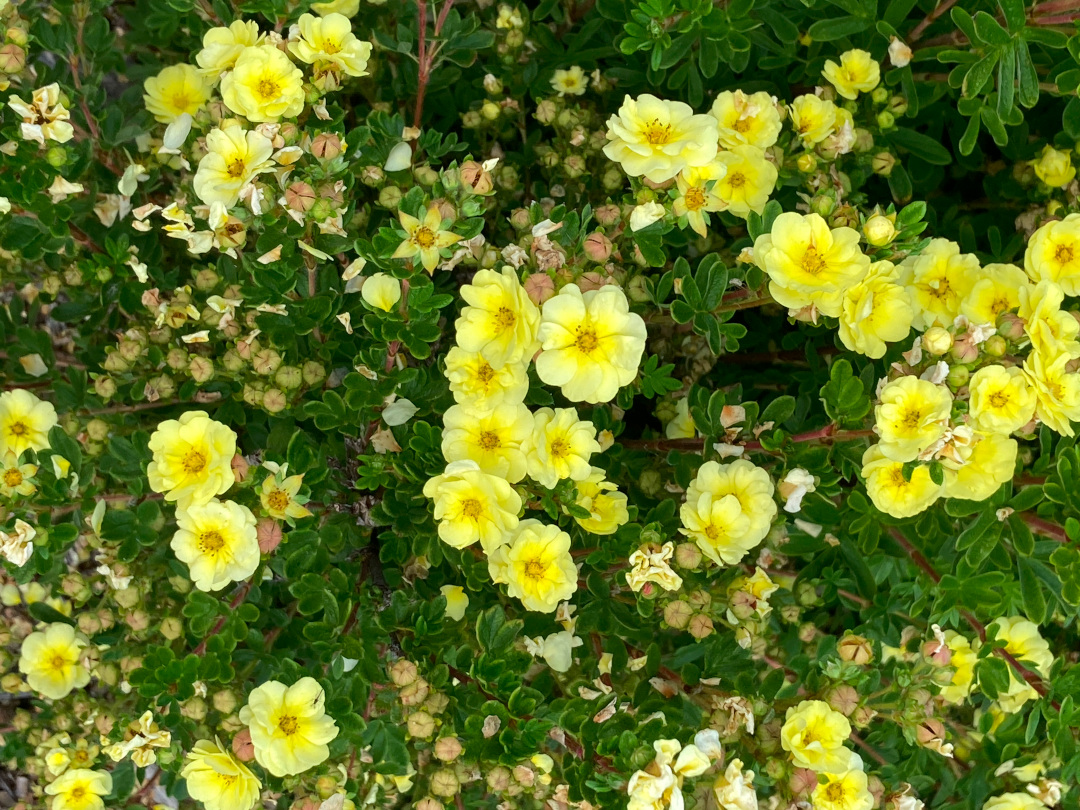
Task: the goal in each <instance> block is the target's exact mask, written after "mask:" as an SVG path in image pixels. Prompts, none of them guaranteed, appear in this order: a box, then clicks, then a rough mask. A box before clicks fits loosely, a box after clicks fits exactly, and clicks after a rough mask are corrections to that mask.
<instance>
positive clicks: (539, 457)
mask: <svg viewBox="0 0 1080 810" xmlns="http://www.w3.org/2000/svg"><path fill="white" fill-rule="evenodd" d="M599 452H600V443H599V442H597V441H596V426H595V425H593V423H592V422H588V421H585V420H582V419H578V413H577V411H576V410H575V409H574V408H556V409H552V408H540V409H539V410H537V411H536V412H535V413H534V414H533V432H532V436H531V437H530V439H529V441H528V443H527V444H526V446H525V457H526V458H527V459H528V465H529V467H528V469H529V475H530V476H531V477H532V479H533V480H534V481H536V482H537V483H540V484H542V485H543V486H545V487H547V488H548V489H554V488H555V486H556V485H557V484H558V483H559V481H561V480H562V479H564V478H570V479H573V480H574V481H584V480H586V479H587V478H588V477H589V476H590V475H591V474H592V465H591V464H590V463H589V459H590V457H591V456H592V454H593V453H599Z"/></svg>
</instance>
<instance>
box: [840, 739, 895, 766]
mask: <svg viewBox="0 0 1080 810" xmlns="http://www.w3.org/2000/svg"><path fill="white" fill-rule="evenodd" d="M848 737H849V739H850V740H851V741H852V742H853V743H855V745H857V746H859V748H861V749H862V750H863V751H865V752H866V753H867V754H869V755H870V759H872V760H874V762H876V763H877V764H878V765H881V766H883V767H884V766H885V765H890V764H891V763H890V762H889V760H887V759H885V757H883V756H882V755H881V752H880V751H878V750H877V749H876V748H874V746H872V745H870V743H868V742H866V740H864V739H863V738H862V737H860V736H859V735H858V734H856V733H855V732H854V731H853V732H851V734H849V735H848Z"/></svg>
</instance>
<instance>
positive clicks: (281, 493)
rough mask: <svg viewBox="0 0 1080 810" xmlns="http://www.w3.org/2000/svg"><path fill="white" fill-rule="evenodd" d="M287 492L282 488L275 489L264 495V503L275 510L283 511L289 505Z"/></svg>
mask: <svg viewBox="0 0 1080 810" xmlns="http://www.w3.org/2000/svg"><path fill="white" fill-rule="evenodd" d="M289 500H290V499H289V493H288V492H286V491H285V490H283V489H275V490H274V491H273V492H271V493H270V494H269V495H267V496H266V503H267V504H268V505H269V506H270V508H271V509H273V510H274V511H275V512H284V511H285V510H286V509H287V508H288V506H289Z"/></svg>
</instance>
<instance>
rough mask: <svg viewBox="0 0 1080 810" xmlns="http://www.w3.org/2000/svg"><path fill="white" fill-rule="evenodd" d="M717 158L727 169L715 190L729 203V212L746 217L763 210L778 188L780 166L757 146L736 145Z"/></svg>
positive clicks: (714, 191) (718, 195)
mask: <svg viewBox="0 0 1080 810" xmlns="http://www.w3.org/2000/svg"><path fill="white" fill-rule="evenodd" d="M716 162H717V163H719V164H720V165H721V166H723V167H724V168H725V169H726V170H727V171H725V172H724V174H723V176H722V177H720V179H719V180H717V181H716V184H715V185H714V186H713V194H715V195H716V196H717V197H719V198H720V199H721V200H723V201H724V203H725V204H726V206H727V209H726V210H727V212H728V213H729V214H734V215H735V216H737V217H742V218H743V219H746V217H747V216H748V215H749V214H750V212H751V211H753V212H754V213H755V214H760V213H761V212H762V211H764V210H765V204H766V203H768V202H769V195H770V194H772V193H773V189H775V188H776V178H777V171H776V166H774V165H773V164H772V163H770V162H769V161H767V160H766V159H765V152H764V151H763V150H762V149H761V148H760V147H757V146H736V147H733V148H732V149H728V150H725V151H721V152H719V153H718V154H717V155H716Z"/></svg>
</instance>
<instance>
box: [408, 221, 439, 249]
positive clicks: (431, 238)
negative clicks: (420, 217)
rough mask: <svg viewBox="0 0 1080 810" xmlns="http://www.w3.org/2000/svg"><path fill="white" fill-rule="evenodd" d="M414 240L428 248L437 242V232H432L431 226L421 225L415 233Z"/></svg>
mask: <svg viewBox="0 0 1080 810" xmlns="http://www.w3.org/2000/svg"><path fill="white" fill-rule="evenodd" d="M413 241H414V242H416V244H418V245H419V246H420V247H422V248H424V249H425V250H427V249H428V248H429V247H431V246H432V245H434V244H435V234H434V233H432V232H431V228H425V227H423V226H421V227H419V228H417V229H416V233H414V234H413Z"/></svg>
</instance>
